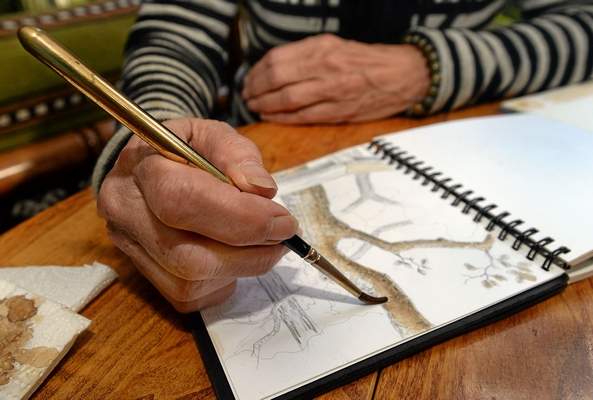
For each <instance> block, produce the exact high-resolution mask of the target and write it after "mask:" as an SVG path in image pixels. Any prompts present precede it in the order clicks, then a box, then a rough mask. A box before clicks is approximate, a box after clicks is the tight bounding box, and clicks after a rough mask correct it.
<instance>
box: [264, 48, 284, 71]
mask: <svg viewBox="0 0 593 400" xmlns="http://www.w3.org/2000/svg"><path fill="white" fill-rule="evenodd" d="M281 53H282V50H281V49H280V47H273V48H271V49H270V50H269V51H268V52H267V54H266V56H265V63H266V65H267V66H268V67H271V66H273V65H275V64H277V63H278V62H279V61H280V58H281V57H282V54H281Z"/></svg>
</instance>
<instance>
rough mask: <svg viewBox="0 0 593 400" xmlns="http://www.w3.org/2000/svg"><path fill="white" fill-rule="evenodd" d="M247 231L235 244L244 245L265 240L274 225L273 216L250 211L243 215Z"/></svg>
mask: <svg viewBox="0 0 593 400" xmlns="http://www.w3.org/2000/svg"><path fill="white" fill-rule="evenodd" d="M245 222H246V223H245V226H246V227H248V229H247V231H246V232H245V233H244V235H241V236H242V237H241V238H239V239H238V240H237V241H238V242H240V243H238V244H237V245H239V246H244V245H249V244H254V243H262V242H265V241H266V240H267V239H268V237H270V233H271V232H272V229H273V227H274V218H273V217H271V216H269V215H265V214H263V213H250V214H246V215H245Z"/></svg>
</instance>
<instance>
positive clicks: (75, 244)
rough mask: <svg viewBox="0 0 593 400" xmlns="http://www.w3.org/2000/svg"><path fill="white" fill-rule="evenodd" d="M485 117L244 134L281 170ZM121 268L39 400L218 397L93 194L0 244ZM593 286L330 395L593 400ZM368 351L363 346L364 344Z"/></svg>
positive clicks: (7, 250)
mask: <svg viewBox="0 0 593 400" xmlns="http://www.w3.org/2000/svg"><path fill="white" fill-rule="evenodd" d="M496 109H497V106H496V105H487V106H481V107H478V108H473V109H469V110H466V111H462V112H456V113H452V114H449V115H441V116H436V117H432V118H429V119H424V120H411V119H404V118H397V119H391V120H386V121H380V122H374V123H368V124H355V125H340V126H309V127H286V126H280V125H272V124H258V125H252V126H248V127H245V128H243V129H241V131H242V132H243V133H244V134H246V135H247V136H248V137H250V138H251V139H253V140H254V141H255V142H256V143H257V144H258V145H259V146H260V148H261V149H262V152H263V154H264V159H265V163H266V165H267V166H268V168H270V169H271V170H274V171H276V170H279V169H283V168H288V167H291V166H295V165H298V164H301V163H303V162H305V161H307V160H309V159H312V158H316V157H319V156H321V155H323V154H326V153H329V152H332V151H336V150H338V149H340V148H344V147H347V146H351V145H354V144H357V143H363V142H366V141H368V140H369V139H370V138H371V137H373V136H375V135H377V134H380V133H385V132H390V131H396V130H401V129H406V128H410V127H414V126H418V125H420V124H426V123H430V122H436V121H441V120H446V119H451V118H461V117H468V116H474V115H485V114H492V113H494V112H495V111H496ZM93 260H99V261H101V262H104V263H106V264H109V265H111V266H113V267H114V268H115V269H116V270H117V272H118V274H119V279H118V280H117V282H116V283H115V284H114V285H112V286H111V287H110V288H108V289H107V290H106V291H105V292H104V293H103V294H101V295H100V296H99V297H98V298H97V299H96V300H95V301H93V302H92V303H91V304H90V305H89V306H88V307H87V308H86V309H85V310H84V311H83V314H84V315H85V316H86V317H88V318H90V319H91V320H92V321H93V323H92V325H91V327H90V329H89V330H88V331H87V332H86V333H84V334H83V335H82V336H81V337H80V338H79V340H78V341H77V342H76V344H75V345H74V347H73V348H72V350H71V351H70V353H69V354H68V355H67V357H66V358H65V359H64V360H63V361H62V362H61V363H60V364H59V365H58V367H57V368H56V369H55V370H54V372H53V373H52V374H51V375H50V377H49V378H48V379H47V380H46V382H45V383H44V384H43V385H42V386H41V387H40V389H39V390H38V391H37V392H36V393H35V395H34V396H33V398H34V399H147V400H148V399H176V400H181V399H183V400H197V399H212V398H215V396H214V392H213V390H212V388H211V386H210V382H209V380H208V377H207V375H206V370H205V366H204V365H203V363H202V361H201V359H200V356H199V353H198V351H197V349H196V346H195V344H194V342H193V339H192V336H191V334H190V333H189V332H188V331H187V330H186V329H185V328H184V325H183V323H182V321H183V318H182V317H181V316H180V315H178V314H176V313H175V311H174V310H173V308H172V307H170V306H169V305H168V304H167V303H166V302H165V301H164V300H163V298H162V297H161V296H160V295H159V294H158V292H157V291H156V290H155V289H154V288H153V287H152V286H151V285H150V284H149V283H148V281H146V280H145V279H144V278H142V276H141V275H140V274H138V273H137V272H136V271H135V269H134V267H133V266H132V264H131V263H130V261H129V260H128V259H127V258H126V257H125V256H124V255H123V254H122V253H121V252H119V251H118V250H117V249H115V248H114V247H113V246H112V245H111V243H110V242H109V239H108V237H107V235H106V232H105V228H104V222H103V221H102V220H101V219H100V218H99V217H98V216H97V213H96V209H95V204H94V199H93V197H92V194H91V193H90V191H88V190H86V191H83V192H81V193H79V194H76V195H75V196H73V197H71V198H69V199H67V200H66V201H63V202H61V203H59V204H57V205H56V206H54V207H52V208H50V209H49V210H47V211H45V212H43V213H42V214H40V215H38V216H37V217H35V218H33V219H31V220H29V221H27V222H25V223H24V224H22V225H20V226H18V227H16V228H14V229H13V230H11V231H9V232H8V233H6V234H4V235H3V236H1V237H0V265H6V266H8V265H32V264H64V265H80V264H83V263H87V262H91V261H93ZM592 283H593V281H592V280H591V279H589V280H585V281H583V282H580V283H577V284H574V285H571V286H570V287H569V288H568V289H567V290H565V291H564V292H563V293H562V294H560V295H557V296H555V297H553V298H551V299H549V300H547V301H545V302H543V303H541V304H539V305H537V306H535V307H532V308H530V309H528V310H526V311H523V312H520V313H518V314H516V315H514V316H512V317H510V318H507V319H505V320H502V321H499V322H497V323H494V324H492V325H489V326H487V327H485V328H481V329H478V330H476V331H473V332H471V333H468V334H465V335H463V336H460V337H457V338H455V339H452V340H449V341H447V342H445V343H442V344H440V345H437V346H435V347H432V348H431V349H429V350H426V351H424V352H422V353H419V354H417V355H415V356H413V357H410V358H408V359H405V360H403V361H401V362H398V363H396V364H394V365H391V366H389V367H387V368H384V369H383V370H381V371H378V372H376V373H373V374H370V375H367V376H365V377H363V378H361V379H359V380H357V381H354V382H352V383H350V384H347V385H345V386H343V387H341V388H337V389H335V390H333V391H331V392H329V393H326V394H324V395H322V396H320V397H319V398H320V399H324V400H338V399H339V400H350V399H505V400H506V399H587V398H593V285H592ZM360 340H364V338H360Z"/></svg>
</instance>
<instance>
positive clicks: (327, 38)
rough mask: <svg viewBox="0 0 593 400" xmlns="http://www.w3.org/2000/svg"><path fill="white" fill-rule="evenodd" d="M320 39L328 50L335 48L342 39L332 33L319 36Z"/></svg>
mask: <svg viewBox="0 0 593 400" xmlns="http://www.w3.org/2000/svg"><path fill="white" fill-rule="evenodd" d="M318 38H319V42H320V43H321V45H322V46H324V47H326V48H327V47H333V46H335V45H336V44H337V43H338V42H339V41H340V39H339V38H338V37H337V36H336V35H334V34H331V33H323V34H321V35H319V36H318Z"/></svg>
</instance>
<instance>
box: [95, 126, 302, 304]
mask: <svg viewBox="0 0 593 400" xmlns="http://www.w3.org/2000/svg"><path fill="white" fill-rule="evenodd" d="M165 125H167V126H168V127H169V128H170V129H171V130H173V131H174V132H176V133H177V134H178V135H179V136H180V137H181V138H183V139H184V140H186V141H187V142H188V143H189V144H190V145H191V146H192V147H194V148H195V149H196V150H198V152H199V153H201V154H202V155H204V156H205V157H206V158H207V159H209V160H210V161H211V162H213V163H214V164H215V165H216V166H218V167H219V168H220V169H221V170H222V171H223V172H224V173H225V174H226V175H227V176H229V177H230V178H231V179H232V180H233V182H235V184H236V185H237V186H238V187H239V188H240V189H241V191H239V190H238V189H237V188H235V187H234V186H232V185H229V184H225V183H222V182H220V181H219V180H217V179H216V178H214V177H213V176H211V175H210V174H208V173H206V172H204V171H202V170H200V169H198V168H194V167H190V166H188V165H185V164H181V163H177V162H173V161H170V160H168V159H166V158H164V157H163V156H161V155H159V154H157V153H155V152H154V151H153V150H152V149H151V148H150V147H149V146H148V145H147V144H145V143H144V142H143V141H141V140H140V139H138V138H136V137H132V138H131V139H130V142H129V143H128V144H127V146H126V147H125V148H124V149H123V150H122V152H121V153H120V155H119V158H118V160H117V162H116V164H115V165H114V167H113V169H112V170H111V172H110V173H109V174H108V175H107V176H106V178H105V180H104V182H103V185H102V186H101V190H100V192H99V196H98V208H99V212H100V214H101V216H102V217H103V218H105V219H106V220H107V227H108V231H109V234H110V237H111V238H112V240H113V242H114V243H115V245H116V246H117V247H119V248H120V249H121V250H122V251H123V252H124V253H126V254H127V255H128V256H129V257H130V258H131V259H132V261H133V262H134V264H135V265H136V266H137V268H138V269H139V270H140V272H141V273H142V274H144V275H145V276H146V278H148V279H149V280H150V281H151V282H152V283H153V284H154V285H155V286H156V287H157V289H158V290H159V291H160V292H161V293H162V294H163V296H165V297H166V298H167V299H168V300H169V301H170V302H171V303H172V304H173V306H174V307H175V308H176V309H177V310H178V311H181V312H190V311H195V310H198V309H201V308H203V307H207V306H209V305H212V304H216V303H219V302H221V301H223V300H224V299H225V298H227V297H228V296H230V294H231V293H232V292H233V290H234V287H235V282H236V279H237V278H238V277H241V276H251V275H259V274H262V273H265V272H266V271H267V270H269V269H270V268H271V267H272V266H273V265H274V264H276V262H277V261H278V260H279V259H280V257H282V255H283V254H284V252H285V247H284V246H283V245H281V244H279V243H280V242H281V241H282V240H284V239H287V238H289V237H291V236H292V235H293V234H295V232H296V229H297V224H296V221H295V219H294V218H293V217H292V216H290V214H289V212H288V211H287V210H286V209H285V208H284V207H282V206H280V205H278V204H277V203H274V202H273V201H272V200H270V199H271V198H272V197H273V196H274V195H275V193H276V185H275V183H274V180H273V179H272V177H271V176H270V175H269V174H268V173H267V172H266V170H265V169H264V168H263V166H262V160H261V156H260V153H259V151H258V150H257V148H256V146H255V145H254V144H253V143H252V142H250V141H249V140H248V139H246V138H245V137H243V136H241V135H239V134H237V133H236V132H235V131H234V130H233V129H232V128H231V127H230V126H228V125H226V124H224V123H221V122H217V121H208V120H199V119H180V120H174V121H168V122H166V123H165Z"/></svg>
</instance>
